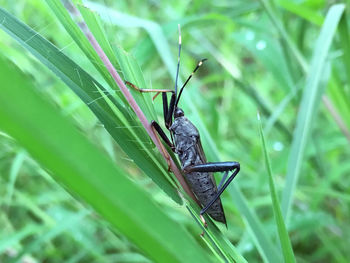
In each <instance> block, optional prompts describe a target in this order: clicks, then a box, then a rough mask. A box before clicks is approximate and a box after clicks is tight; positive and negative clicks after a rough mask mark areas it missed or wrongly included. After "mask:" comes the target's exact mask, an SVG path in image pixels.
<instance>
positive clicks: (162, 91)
mask: <svg viewBox="0 0 350 263" xmlns="http://www.w3.org/2000/svg"><path fill="white" fill-rule="evenodd" d="M125 84H126V85H128V86H130V87H132V88H133V89H135V90H137V91H139V92H156V95H154V96H153V98H152V100H154V99H155V98H156V97H157V96H158V95H159V93H166V92H174V91H173V90H171V89H140V88H139V87H137V86H136V85H135V84H133V83H131V82H129V81H127V80H126V81H125Z"/></svg>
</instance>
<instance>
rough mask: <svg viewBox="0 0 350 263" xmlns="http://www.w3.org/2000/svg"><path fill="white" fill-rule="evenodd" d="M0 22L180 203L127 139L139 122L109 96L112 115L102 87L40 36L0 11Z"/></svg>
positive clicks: (162, 170) (161, 174)
mask: <svg viewBox="0 0 350 263" xmlns="http://www.w3.org/2000/svg"><path fill="white" fill-rule="evenodd" d="M0 20H1V21H3V22H2V23H1V24H0V27H1V28H3V29H4V30H5V31H6V32H7V33H9V34H10V35H11V36H12V37H13V38H15V39H16V40H17V41H18V42H19V43H20V44H21V45H23V47H25V48H26V49H28V50H29V51H30V52H31V53H32V54H33V55H34V56H35V57H36V58H37V59H38V60H39V61H40V62H42V63H43V64H44V65H46V66H47V67H48V68H49V69H50V70H52V71H53V72H54V74H56V75H57V76H58V77H59V78H61V79H62V80H63V81H64V82H65V83H66V84H67V86H68V87H69V88H71V89H72V90H73V91H74V92H75V93H76V94H77V95H78V96H79V97H80V98H81V99H82V100H83V101H84V103H85V104H86V105H87V106H88V107H89V108H90V109H91V111H92V112H93V113H94V114H95V115H96V117H97V118H98V119H99V120H100V121H101V123H102V124H103V125H104V127H105V128H106V130H107V131H108V132H109V133H110V134H111V136H112V137H113V139H114V140H115V141H116V142H117V143H118V144H119V145H120V147H121V148H122V150H123V151H124V152H125V153H126V154H127V155H128V156H129V157H130V158H131V159H132V160H133V161H134V162H135V164H136V165H137V166H138V167H139V168H140V169H142V170H143V171H144V172H145V174H147V175H148V176H149V177H150V178H152V180H153V181H154V182H155V183H156V184H157V185H158V186H159V187H160V188H161V189H163V191H165V192H166V193H167V194H168V195H169V196H170V197H171V198H173V200H174V201H176V202H177V203H179V204H181V203H182V200H181V198H180V197H179V196H178V194H177V191H176V190H175V189H174V187H173V186H172V185H171V184H170V182H169V181H168V180H166V179H165V178H166V175H167V172H166V168H165V165H164V162H163V163H162V167H161V168H160V167H159V166H158V165H157V164H155V163H154V162H153V161H152V159H151V158H150V156H149V155H147V154H144V153H143V152H142V151H140V148H142V147H143V146H142V145H139V144H137V143H136V142H135V138H134V137H132V136H131V132H130V131H129V130H128V129H129V128H130V129H134V130H136V129H140V128H139V126H140V123H139V122H137V121H136V120H135V119H134V116H133V115H132V114H131V113H130V111H129V110H128V109H127V108H126V107H124V106H123V105H121V104H120V103H119V102H118V101H116V100H115V99H114V97H112V96H109V99H110V100H111V101H112V102H113V104H114V105H115V106H116V107H117V108H118V112H120V114H119V115H116V114H115V111H113V109H112V108H111V107H110V106H109V104H108V103H107V101H105V100H103V99H101V98H102V97H101V95H100V92H99V90H101V91H103V92H104V93H106V94H109V93H108V91H107V90H106V89H105V88H104V87H103V86H101V85H100V84H99V83H98V82H97V81H96V80H95V79H94V78H92V77H91V76H90V75H89V74H88V73H87V72H86V71H84V70H83V69H82V68H81V67H80V66H79V65H77V64H76V63H74V62H73V61H72V60H70V59H69V58H68V57H67V56H66V55H64V54H63V53H62V52H61V51H60V50H59V49H58V48H56V47H55V46H53V45H52V44H51V43H50V42H48V41H47V40H46V39H44V38H43V37H42V36H40V34H38V33H37V32H35V31H34V30H32V29H31V28H29V27H28V26H26V25H25V24H23V23H22V22H20V21H19V20H18V19H16V18H15V17H14V16H12V15H11V14H9V13H7V12H6V11H5V10H4V9H1V8H0ZM96 87H98V89H97V88H96ZM123 127H126V129H122V128H123ZM143 132H144V131H143ZM136 133H139V131H138V132H137V131H136ZM146 136H147V134H146Z"/></svg>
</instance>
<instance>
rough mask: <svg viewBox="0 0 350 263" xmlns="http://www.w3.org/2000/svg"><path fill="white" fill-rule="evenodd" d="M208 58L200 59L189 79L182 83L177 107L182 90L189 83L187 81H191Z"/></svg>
mask: <svg viewBox="0 0 350 263" xmlns="http://www.w3.org/2000/svg"><path fill="white" fill-rule="evenodd" d="M206 60H208V59H206V58H204V59H202V60H200V61H199V62H198V64H197V66H196V68H195V69H194V70H193V71H192V73H191V75H189V77H188V78H187V80H186V81H185V83H184V84H183V85H182V87H181V89H180V93H179V96H177V99H176V103H175V108H176V107H177V104H178V103H179V100H180V97H181V94H182V91H183V89H184V88H185V86H186V85H187V83H188V82H189V81H190V79H191V78H192V76H193V74H194V73H195V72H196V71H197V69H199V67H200V66H202V65H203V62H204V61H206Z"/></svg>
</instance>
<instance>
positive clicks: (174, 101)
mask: <svg viewBox="0 0 350 263" xmlns="http://www.w3.org/2000/svg"><path fill="white" fill-rule="evenodd" d="M180 53H181V33H180V27H179V53H178V63H177V71H176V81H175V90H174V91H172V90H141V89H138V88H137V87H135V86H134V85H133V84H131V83H130V82H127V84H129V85H131V86H132V87H134V88H136V89H138V90H140V91H142V92H155V91H157V92H162V99H163V113H164V122H165V126H166V128H167V129H168V130H169V131H170V135H171V140H170V139H169V138H168V137H167V136H166V135H165V133H164V131H163V130H162V128H161V127H160V126H159V124H158V123H157V122H156V121H152V126H153V127H154V128H155V130H156V131H157V132H158V134H159V135H160V137H161V138H162V139H163V140H164V142H165V143H166V144H167V145H169V147H170V148H171V149H172V150H173V151H174V152H175V153H176V154H177V155H178V156H179V159H180V161H181V166H182V170H183V172H184V175H185V178H186V181H187V182H188V184H189V186H190V188H191V190H192V191H193V193H194V194H195V196H196V197H197V199H198V200H199V202H200V203H201V204H202V205H203V209H202V210H201V212H200V214H201V215H203V214H204V213H208V214H209V215H210V216H211V217H212V218H213V219H214V220H216V221H219V222H222V223H224V224H226V218H225V213H224V210H223V207H222V204H221V200H220V195H221V194H222V192H223V191H224V190H225V189H226V187H227V186H228V185H229V183H230V182H231V181H232V180H233V179H234V177H235V176H236V175H237V174H238V172H239V170H240V164H239V163H238V162H216V163H208V162H207V160H206V157H205V154H204V151H203V148H202V144H201V140H200V136H199V132H198V130H197V128H196V127H195V126H194V125H193V123H192V122H190V121H189V120H188V119H187V118H186V117H185V116H184V112H183V110H182V109H181V108H179V107H178V104H179V101H180V98H181V94H182V92H183V90H184V88H185V86H186V84H187V83H188V82H189V80H190V79H191V78H192V76H193V74H194V73H195V72H196V71H197V69H198V68H199V67H200V66H201V65H202V64H203V62H204V61H205V60H206V59H203V60H201V61H199V63H198V64H197V66H196V68H195V69H194V70H193V72H192V73H191V75H190V76H189V77H188V78H187V80H186V82H185V83H184V84H183V86H182V87H181V89H180V92H179V95H177V80H178V75H179V67H180ZM166 92H171V93H172V95H171V99H170V104H168V98H167V94H166ZM229 171H233V173H232V174H231V175H230V177H229V178H228V179H227V181H226V178H227V175H228V172H229ZM214 172H225V174H224V176H223V178H222V180H221V182H220V184H219V186H218V187H216V183H215V180H214V178H213V173H214Z"/></svg>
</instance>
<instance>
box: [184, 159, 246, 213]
mask: <svg viewBox="0 0 350 263" xmlns="http://www.w3.org/2000/svg"><path fill="white" fill-rule="evenodd" d="M229 171H233V173H232V174H231V175H230V177H229V178H228V179H227V181H226V182H225V180H226V177H227V174H228V172H229ZM239 171H240V164H239V163H238V162H218V163H205V164H198V165H194V166H190V167H188V168H186V169H185V172H186V173H192V172H207V173H209V172H225V174H224V177H223V179H222V180H221V182H220V184H219V189H218V192H217V193H216V195H215V196H214V197H213V198H212V200H210V202H209V203H208V204H207V205H206V206H205V207H204V208H203V209H202V210H201V212H200V214H201V215H203V214H204V213H205V212H207V211H208V209H209V208H210V207H211V206H212V205H213V204H214V203H215V201H216V200H218V198H219V197H220V196H221V194H222V193H223V192H224V190H225V189H226V188H227V186H228V185H229V184H230V183H231V182H232V180H233V179H234V178H235V177H236V175H237V174H238V173H239ZM224 182H225V183H224Z"/></svg>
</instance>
